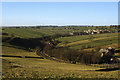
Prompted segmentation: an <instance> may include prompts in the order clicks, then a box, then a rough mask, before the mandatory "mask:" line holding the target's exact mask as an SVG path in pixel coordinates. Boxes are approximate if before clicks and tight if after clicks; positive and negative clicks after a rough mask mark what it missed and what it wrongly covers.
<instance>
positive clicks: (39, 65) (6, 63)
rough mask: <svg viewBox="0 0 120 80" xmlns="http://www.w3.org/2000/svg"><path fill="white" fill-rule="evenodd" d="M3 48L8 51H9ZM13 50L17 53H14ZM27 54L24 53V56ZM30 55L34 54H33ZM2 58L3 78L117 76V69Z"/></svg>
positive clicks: (30, 59) (34, 59) (43, 60)
mask: <svg viewBox="0 0 120 80" xmlns="http://www.w3.org/2000/svg"><path fill="white" fill-rule="evenodd" d="M10 49H11V50H12V51H10ZM4 50H7V51H9V53H7V52H5V51H4ZM13 50H14V51H13ZM15 51H16V52H17V53H14V52H15ZM3 52H4V53H5V54H11V55H19V52H21V54H20V55H23V54H26V53H27V51H24V50H23V51H22V50H20V49H16V48H7V47H4V48H3ZM28 53H29V52H28ZM28 55H29V54H26V56H28ZM32 55H33V56H36V55H35V54H32ZM32 55H31V56H32ZM2 59H3V66H2V68H3V69H2V72H3V76H2V77H3V78H67V77H71V78H117V77H118V76H117V74H118V71H119V70H118V71H110V72H106V71H105V72H102V71H95V70H99V69H102V68H99V67H93V66H88V65H84V64H70V63H62V62H56V61H52V60H48V59H37V58H13V57H2Z"/></svg>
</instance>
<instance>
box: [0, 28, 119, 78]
mask: <svg viewBox="0 0 120 80" xmlns="http://www.w3.org/2000/svg"><path fill="white" fill-rule="evenodd" d="M87 29H96V27H41V28H8V27H5V28H3V29H2V33H8V35H0V37H2V38H3V43H2V55H3V57H1V58H2V73H3V74H2V78H73V79H74V78H118V72H119V71H120V70H119V69H117V70H112V71H106V67H100V66H102V65H107V64H98V66H96V67H95V66H93V65H85V64H82V63H76V64H71V63H68V62H59V61H55V60H50V59H46V58H45V57H44V56H42V55H39V56H38V55H37V54H36V52H35V51H36V47H37V46H35V48H33V49H30V50H33V51H28V49H29V48H28V46H27V47H25V46H21V45H20V44H16V45H15V44H12V43H16V42H14V39H15V38H20V39H18V40H22V39H25V40H30V39H29V38H34V39H37V38H38V39H39V38H42V37H44V36H53V35H55V34H62V35H64V34H69V33H70V32H80V31H83V30H87ZM91 38H92V39H91ZM34 39H33V40H34ZM55 40H58V41H59V42H60V43H58V44H57V45H55V47H61V46H62V47H68V48H70V49H75V50H78V51H79V50H84V49H91V48H93V49H94V48H96V47H101V46H107V47H109V46H111V47H115V48H116V49H118V47H116V46H115V45H117V44H118V33H103V34H94V35H78V36H76V35H75V36H69V37H59V38H55ZM36 41H37V40H36ZM52 41H54V39H52ZM10 42H12V43H10ZM23 42H24V41H23ZM41 42H42V41H41ZM49 42H50V41H46V40H45V41H44V43H46V44H48V43H49ZM26 44H28V43H27V42H26V43H24V44H23V45H26ZM29 44H32V43H29ZM29 44H28V45H29ZM34 49H35V50H34ZM56 54H57V53H56ZM117 67H118V66H117ZM102 69H105V70H103V71H102Z"/></svg>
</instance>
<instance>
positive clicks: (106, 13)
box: [2, 2, 118, 26]
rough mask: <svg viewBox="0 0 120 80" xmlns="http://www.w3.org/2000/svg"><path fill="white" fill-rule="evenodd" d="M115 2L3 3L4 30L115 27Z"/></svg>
mask: <svg viewBox="0 0 120 80" xmlns="http://www.w3.org/2000/svg"><path fill="white" fill-rule="evenodd" d="M114 24H118V3H117V2H3V3H2V25H3V26H26V25H27V26H36V25H98V26H99V25H114Z"/></svg>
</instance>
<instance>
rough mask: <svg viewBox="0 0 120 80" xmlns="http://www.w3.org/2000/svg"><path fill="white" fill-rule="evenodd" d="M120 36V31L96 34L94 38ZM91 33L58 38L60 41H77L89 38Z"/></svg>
mask: <svg viewBox="0 0 120 80" xmlns="http://www.w3.org/2000/svg"><path fill="white" fill-rule="evenodd" d="M114 36H118V33H105V34H94V35H93V38H100V37H114ZM89 38H90V36H89V35H80V36H72V37H62V38H58V39H57V40H59V41H68V42H76V41H81V40H87V39H89Z"/></svg>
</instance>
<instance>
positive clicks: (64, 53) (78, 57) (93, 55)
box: [43, 45, 110, 64]
mask: <svg viewBox="0 0 120 80" xmlns="http://www.w3.org/2000/svg"><path fill="white" fill-rule="evenodd" d="M43 54H47V55H49V56H50V57H55V58H57V59H61V60H64V61H68V62H70V63H73V64H76V63H84V64H100V63H106V62H107V61H108V60H109V58H110V56H109V55H107V56H105V57H101V54H100V53H99V52H97V51H82V52H79V51H77V50H73V49H69V48H67V47H64V48H63V47H61V48H60V47H59V48H56V47H54V46H51V45H46V46H45V47H44V49H43Z"/></svg>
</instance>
